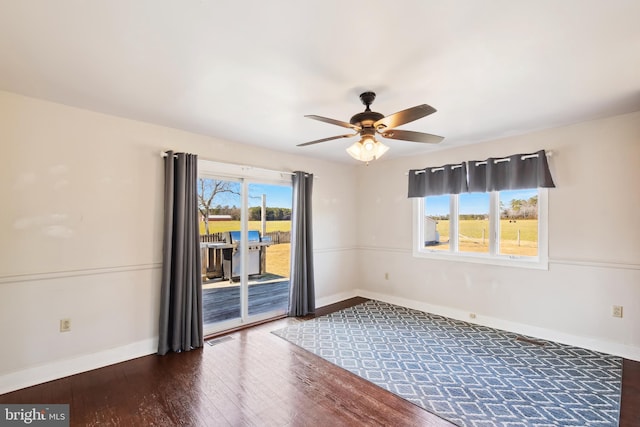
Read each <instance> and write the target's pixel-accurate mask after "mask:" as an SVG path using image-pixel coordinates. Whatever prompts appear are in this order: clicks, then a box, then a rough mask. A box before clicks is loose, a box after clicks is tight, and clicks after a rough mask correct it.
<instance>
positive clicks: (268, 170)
mask: <svg viewBox="0 0 640 427" xmlns="http://www.w3.org/2000/svg"><path fill="white" fill-rule="evenodd" d="M167 156H168V154H167V152H166V151H161V152H160V157H162V158H165V157H167ZM174 157H175V155H174ZM198 159H199V160H205V161H209V162H216V163H225V162H220V161H218V160H210V159H201V158H200V157H198ZM225 164H228V165H233V166H238V167H240V168H245V169H250V170H259V171H264V172H272V173H280V174H286V175H291V176H293V175H295V174H294V173H293V172H287V171H277V170H274V169H265V168H259V167H256V166H248V165H238V164H235V163H225ZM307 175H308V174H307ZM313 177H314V178H318V176H317V175H314V176H313Z"/></svg>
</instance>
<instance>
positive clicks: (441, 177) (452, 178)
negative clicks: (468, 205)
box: [409, 163, 467, 197]
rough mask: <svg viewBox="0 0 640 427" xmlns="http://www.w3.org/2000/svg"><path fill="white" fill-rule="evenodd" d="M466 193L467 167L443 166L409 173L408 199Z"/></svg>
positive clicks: (414, 170)
mask: <svg viewBox="0 0 640 427" xmlns="http://www.w3.org/2000/svg"><path fill="white" fill-rule="evenodd" d="M465 192H467V166H466V164H465V163H462V164H458V165H444V166H438V167H431V168H424V169H412V170H410V171H409V197H426V196H438V195H441V194H460V193H465Z"/></svg>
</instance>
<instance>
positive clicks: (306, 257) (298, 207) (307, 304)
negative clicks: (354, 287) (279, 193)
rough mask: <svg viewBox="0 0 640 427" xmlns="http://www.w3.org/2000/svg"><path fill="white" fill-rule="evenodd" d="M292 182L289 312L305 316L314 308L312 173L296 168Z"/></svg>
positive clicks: (312, 311)
mask: <svg viewBox="0 0 640 427" xmlns="http://www.w3.org/2000/svg"><path fill="white" fill-rule="evenodd" d="M292 183H293V209H292V212H291V216H292V218H291V287H290V291H289V316H305V315H307V314H311V313H314V312H315V310H316V297H315V289H314V287H315V285H314V276H313V233H312V223H311V193H312V189H313V175H312V174H308V173H305V172H299V171H297V172H294V174H293V177H292Z"/></svg>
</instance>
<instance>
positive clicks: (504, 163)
mask: <svg viewBox="0 0 640 427" xmlns="http://www.w3.org/2000/svg"><path fill="white" fill-rule="evenodd" d="M538 187H543V188H554V187H555V184H554V183H553V179H552V178H551V172H550V171H549V164H548V163H547V155H546V152H545V151H544V150H540V151H538V152H536V153H530V154H514V155H513V156H509V157H504V158H493V157H491V158H489V159H487V160H481V161H469V162H463V163H461V164H457V165H444V166H439V167H429V168H424V169H411V170H410V171H409V197H426V196H438V195H441V194H460V193H467V192H490V191H500V190H517V189H523V188H538Z"/></svg>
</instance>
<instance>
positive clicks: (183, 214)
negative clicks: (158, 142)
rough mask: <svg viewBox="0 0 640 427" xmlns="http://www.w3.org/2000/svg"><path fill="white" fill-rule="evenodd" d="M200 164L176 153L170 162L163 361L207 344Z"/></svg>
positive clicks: (167, 172) (162, 299) (192, 157)
mask: <svg viewBox="0 0 640 427" xmlns="http://www.w3.org/2000/svg"><path fill="white" fill-rule="evenodd" d="M197 161H198V157H197V156H196V155H193V154H185V153H177V154H175V153H173V152H172V151H168V152H167V157H166V158H165V159H164V162H165V163H164V172H165V178H164V240H163V256H162V283H161V296H160V339H159V342H158V354H160V355H162V354H166V353H167V352H169V351H174V352H180V351H188V350H191V349H194V348H198V347H202V345H203V344H204V336H203V332H202V329H203V322H202V277H201V276H200V274H201V273H200V271H201V268H200V267H201V264H200V263H201V261H200V237H199V230H198V216H197V209H198V207H197V190H196V181H197V179H198V172H197Z"/></svg>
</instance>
